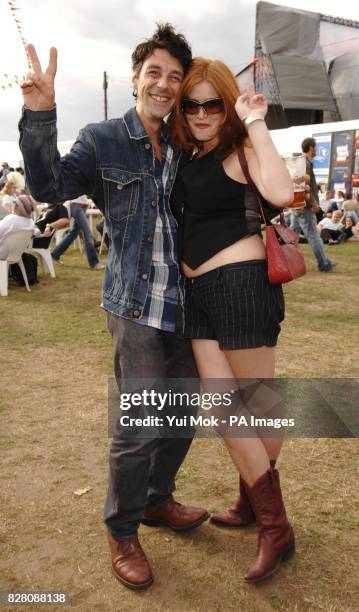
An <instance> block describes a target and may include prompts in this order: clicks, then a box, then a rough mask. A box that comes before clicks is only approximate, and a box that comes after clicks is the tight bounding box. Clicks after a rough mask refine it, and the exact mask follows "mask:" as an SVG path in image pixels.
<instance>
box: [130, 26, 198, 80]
mask: <svg viewBox="0 0 359 612" xmlns="http://www.w3.org/2000/svg"><path fill="white" fill-rule="evenodd" d="M156 25H157V30H156V31H155V33H154V34H153V36H151V38H148V39H146V40H145V41H144V42H142V43H140V44H139V45H137V47H136V49H135V50H134V52H133V53H132V70H133V72H134V74H135V75H136V76H137V75H138V74H139V73H140V71H141V68H142V65H143V62H144V61H145V60H146V59H147V57H148V56H149V55H152V53H153V52H154V50H155V49H166V51H168V53H170V54H171V55H173V57H175V58H176V59H178V61H179V62H180V63H181V64H182V66H183V70H184V71H185V72H186V71H187V70H188V68H189V65H190V63H191V60H192V50H191V47H190V46H189V44H188V42H187V40H186V39H185V37H184V36H183V34H178V33H177V32H175V30H174V28H173V26H172V25H171V24H170V23H157V24H156Z"/></svg>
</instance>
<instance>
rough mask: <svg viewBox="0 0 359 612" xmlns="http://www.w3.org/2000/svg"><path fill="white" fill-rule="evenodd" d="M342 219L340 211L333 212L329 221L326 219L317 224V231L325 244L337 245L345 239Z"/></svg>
mask: <svg viewBox="0 0 359 612" xmlns="http://www.w3.org/2000/svg"><path fill="white" fill-rule="evenodd" d="M343 218H344V217H343V213H342V211H341V210H335V211H334V212H333V214H332V218H331V219H328V217H326V218H325V219H322V221H320V222H319V223H318V231H319V233H320V237H321V239H322V240H323V242H324V243H325V244H338V243H339V242H341V241H342V240H343V239H344V238H345V234H344V233H343V229H344V225H343Z"/></svg>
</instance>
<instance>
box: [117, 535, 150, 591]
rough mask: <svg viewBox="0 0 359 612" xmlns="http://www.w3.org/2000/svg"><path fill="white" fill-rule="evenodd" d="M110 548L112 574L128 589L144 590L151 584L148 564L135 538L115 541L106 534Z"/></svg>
mask: <svg viewBox="0 0 359 612" xmlns="http://www.w3.org/2000/svg"><path fill="white" fill-rule="evenodd" d="M108 541H109V544H110V548H111V558H112V572H113V574H114V576H115V577H116V578H117V580H119V581H120V582H122V584H124V585H125V586H126V587H128V588H129V589H134V590H138V589H146V588H147V587H149V586H150V585H151V584H152V582H153V575H152V570H151V567H150V564H149V563H148V561H147V558H146V555H145V553H144V552H143V550H142V547H141V544H140V543H139V541H138V537H137V536H133V537H132V538H128V539H127V540H115V538H114V537H113V536H112V535H111V533H110V532H108Z"/></svg>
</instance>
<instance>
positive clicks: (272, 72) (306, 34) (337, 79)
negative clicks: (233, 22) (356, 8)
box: [236, 2, 359, 129]
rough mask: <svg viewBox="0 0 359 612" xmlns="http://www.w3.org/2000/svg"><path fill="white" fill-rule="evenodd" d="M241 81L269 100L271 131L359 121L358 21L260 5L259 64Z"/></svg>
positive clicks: (240, 76) (245, 87)
mask: <svg viewBox="0 0 359 612" xmlns="http://www.w3.org/2000/svg"><path fill="white" fill-rule="evenodd" d="M338 7H340V4H339V5H338ZM236 76H237V79H238V82H239V85H240V88H241V90H242V91H245V90H247V91H254V90H255V91H256V92H260V93H264V94H265V95H266V96H267V98H268V100H269V111H268V116H267V124H268V127H269V128H271V129H276V128H285V127H289V126H292V125H308V124H318V123H323V122H331V121H345V120H351V119H358V118H359V22H357V21H352V20H348V19H342V18H339V17H329V16H327V15H322V14H320V13H312V12H309V11H302V10H300V9H294V8H289V7H285V6H280V5H277V4H271V3H269V2H258V3H257V14H256V38H255V59H254V60H253V62H252V63H251V64H250V65H249V66H247V67H246V68H245V69H244V70H242V71H241V72H240V73H238V74H237V75H236Z"/></svg>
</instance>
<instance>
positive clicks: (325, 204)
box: [319, 191, 335, 213]
mask: <svg viewBox="0 0 359 612" xmlns="http://www.w3.org/2000/svg"><path fill="white" fill-rule="evenodd" d="M331 204H335V199H334V198H333V192H332V191H326V192H325V193H324V196H323V197H321V198H319V206H320V208H321V209H322V211H323V212H324V213H327V212H328V208H329V206H331Z"/></svg>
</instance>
